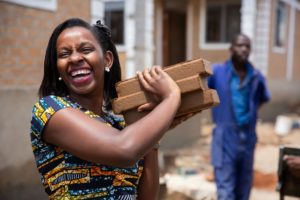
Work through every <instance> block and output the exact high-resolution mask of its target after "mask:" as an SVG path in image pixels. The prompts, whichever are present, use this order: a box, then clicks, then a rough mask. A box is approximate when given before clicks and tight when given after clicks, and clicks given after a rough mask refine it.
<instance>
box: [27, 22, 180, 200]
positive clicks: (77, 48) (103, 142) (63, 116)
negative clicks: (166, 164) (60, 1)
mask: <svg viewBox="0 0 300 200" xmlns="http://www.w3.org/2000/svg"><path fill="white" fill-rule="evenodd" d="M137 75H138V78H139V81H140V83H141V85H142V86H143V88H144V89H145V90H146V91H147V92H148V93H149V94H150V95H151V96H152V97H153V102H151V103H150V104H145V105H142V106H140V107H139V108H138V110H141V111H143V110H147V109H153V110H152V111H151V112H150V113H149V114H148V115H147V116H145V117H143V118H142V119H140V120H138V121H137V122H136V123H133V124H131V125H129V126H127V127H125V128H124V122H123V120H122V119H120V118H119V117H117V116H115V115H113V114H112V113H111V112H110V109H111V100H112V99H113V98H116V91H115V87H114V85H115V83H116V82H118V81H119V80H120V64H119V59H118V54H117V52H116V48H115V45H114V44H113V43H112V41H111V38H110V32H109V30H108V29H107V27H105V26H104V25H103V24H101V22H100V21H98V22H97V24H96V25H94V26H90V25H89V24H88V23H86V22H85V21H83V20H81V19H69V20H66V21H65V22H63V23H62V24H60V25H59V26H57V27H56V29H55V30H54V32H53V33H52V35H51V38H50V40H49V43H48V47H47V51H46V55H45V62H44V78H43V81H42V83H41V86H40V89H39V96H40V99H39V101H38V102H37V103H36V104H35V105H34V107H33V114H32V121H31V142H32V147H33V152H34V156H35V159H36V164H37V167H38V170H39V172H40V174H41V177H42V182H43V185H44V187H45V191H46V192H47V194H48V195H49V198H50V199H126V200H131V199H143V200H147V199H151V200H153V199H156V198H157V194H158V186H159V184H158V165H157V150H156V149H155V148H154V146H155V144H156V143H157V142H158V141H159V140H160V139H161V137H162V136H163V134H164V133H165V132H166V130H167V129H168V128H169V126H170V124H171V122H172V120H173V118H174V116H175V114H176V111H177V109H178V107H179V105H180V91H179V88H178V86H177V85H176V83H175V82H174V81H173V80H172V79H171V78H170V77H169V76H168V75H167V74H166V73H165V72H164V71H162V69H161V68H159V67H153V68H151V70H145V71H144V72H142V73H141V72H138V73H137ZM153 104H155V105H156V106H155V107H154V108H153Z"/></svg>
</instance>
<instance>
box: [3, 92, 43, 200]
mask: <svg viewBox="0 0 300 200" xmlns="http://www.w3.org/2000/svg"><path fill="white" fill-rule="evenodd" d="M36 92H37V90H36V89H15V90H3V89H2V90H0V107H1V112H0V160H1V162H0V177H1V178H0V199H1V200H6V199H7V200H8V199H9V200H14V199H28V200H29V199H40V200H42V199H46V196H45V193H44V191H43V188H42V184H41V181H40V179H39V176H38V171H37V168H36V166H35V162H34V158H33V153H32V149H31V144H30V120H31V109H32V106H33V103H34V102H35V101H36V100H37V98H36Z"/></svg>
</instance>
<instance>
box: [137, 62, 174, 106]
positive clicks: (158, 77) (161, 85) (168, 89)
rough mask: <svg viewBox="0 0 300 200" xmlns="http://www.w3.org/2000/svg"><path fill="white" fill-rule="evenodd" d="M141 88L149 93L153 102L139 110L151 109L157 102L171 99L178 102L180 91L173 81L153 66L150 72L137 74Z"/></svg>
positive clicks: (159, 68)
mask: <svg viewBox="0 0 300 200" xmlns="http://www.w3.org/2000/svg"><path fill="white" fill-rule="evenodd" d="M137 75H138V78H139V81H140V83H141V84H142V86H143V87H144V89H145V90H146V91H147V92H150V94H151V97H152V100H153V102H150V103H148V104H145V105H142V106H140V107H139V109H138V110H139V111H141V110H149V109H151V108H152V109H153V107H155V105H157V104H158V103H159V102H161V101H163V100H165V99H168V98H172V99H173V100H175V101H176V100H178V101H180V89H179V87H178V85H177V84H176V83H175V81H174V80H173V79H172V78H171V77H170V76H169V75H168V74H167V73H166V72H164V71H163V70H162V68H161V67H159V66H153V67H152V68H151V69H150V70H149V69H145V70H144V72H138V73H137Z"/></svg>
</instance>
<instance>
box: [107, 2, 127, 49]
mask: <svg viewBox="0 0 300 200" xmlns="http://www.w3.org/2000/svg"><path fill="white" fill-rule="evenodd" d="M104 9H105V11H104V21H105V24H106V25H107V26H108V27H109V28H110V29H111V37H112V39H113V41H114V42H115V43H116V44H118V45H123V44H124V1H111V2H105V4H104Z"/></svg>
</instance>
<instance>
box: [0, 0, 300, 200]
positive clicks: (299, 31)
mask: <svg viewBox="0 0 300 200" xmlns="http://www.w3.org/2000/svg"><path fill="white" fill-rule="evenodd" d="M70 17H80V18H83V19H85V20H87V21H90V22H95V21H96V20H98V19H101V20H103V21H105V23H106V24H107V25H108V26H110V27H111V29H112V36H113V38H114V40H115V42H116V43H117V49H118V51H119V55H120V60H121V64H122V67H123V75H122V76H123V78H128V77H132V76H134V75H135V72H136V71H137V70H142V69H143V68H144V67H149V66H152V65H154V64H158V65H162V66H167V65H171V64H174V63H177V62H181V61H184V60H189V59H193V58H199V57H202V58H205V59H207V60H209V61H211V62H223V61H224V60H225V59H226V58H227V57H228V55H229V54H228V48H229V43H230V40H231V37H232V35H233V34H235V33H238V32H243V33H245V34H247V35H249V36H250V38H251V39H252V40H253V48H252V52H253V53H252V55H251V60H252V61H253V63H255V65H256V66H257V67H258V68H259V69H260V70H261V71H262V72H263V73H264V74H265V75H266V77H267V80H268V85H269V87H270V88H271V92H272V103H271V104H270V105H268V106H266V107H265V108H264V109H263V110H262V116H263V119H274V118H275V116H276V115H277V114H280V113H283V112H287V111H289V109H292V108H293V106H295V105H299V102H300V89H299V86H300V65H299V63H300V56H298V55H299V54H300V40H298V39H297V38H299V37H300V1H299V0H126V1H125V0H86V1H80V0H44V1H39V0H27V1H21V0H0V44H1V48H0V60H1V63H0V71H1V73H0V106H1V109H2V111H1V113H0V119H1V120H0V159H1V162H0V177H1V180H0V197H1V199H8V198H9V199H18V194H20V192H21V193H24V198H26V197H28V199H42V198H43V197H44V196H43V197H41V196H39V195H42V194H41V191H42V189H41V186H40V181H39V180H38V175H37V173H36V171H35V169H34V163H33V156H32V152H31V149H30V143H29V134H28V133H29V128H30V127H29V122H30V112H31V107H32V104H33V102H34V101H35V100H36V99H37V95H36V93H37V89H38V86H39V84H40V82H41V79H42V71H43V58H44V54H45V47H46V45H47V41H48V38H49V36H50V34H51V32H52V30H53V29H54V27H55V26H56V25H57V24H58V23H60V22H62V21H63V20H65V19H67V18H70ZM197 120H198V119H197ZM185 128H186V127H185ZM194 129H195V130H198V129H197V127H196V128H195V127H194ZM194 129H193V128H192V130H194ZM12 147H13V148H12ZM20 177H22V178H20ZM37 185H38V186H37ZM37 188H38V189H37ZM8 193H9V195H10V196H5V195H7V194H8ZM14 195H15V196H14ZM34 195H35V196H34Z"/></svg>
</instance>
